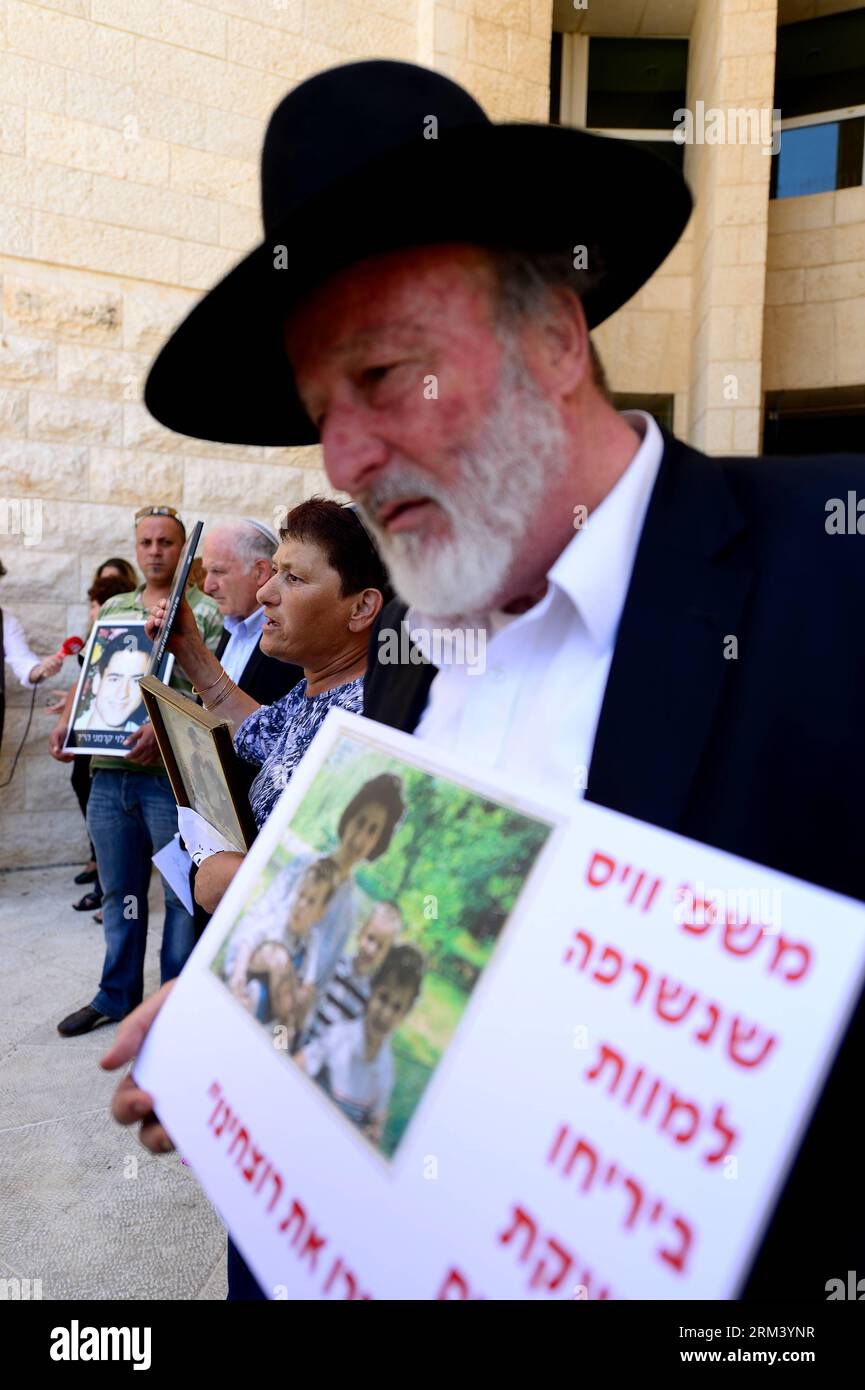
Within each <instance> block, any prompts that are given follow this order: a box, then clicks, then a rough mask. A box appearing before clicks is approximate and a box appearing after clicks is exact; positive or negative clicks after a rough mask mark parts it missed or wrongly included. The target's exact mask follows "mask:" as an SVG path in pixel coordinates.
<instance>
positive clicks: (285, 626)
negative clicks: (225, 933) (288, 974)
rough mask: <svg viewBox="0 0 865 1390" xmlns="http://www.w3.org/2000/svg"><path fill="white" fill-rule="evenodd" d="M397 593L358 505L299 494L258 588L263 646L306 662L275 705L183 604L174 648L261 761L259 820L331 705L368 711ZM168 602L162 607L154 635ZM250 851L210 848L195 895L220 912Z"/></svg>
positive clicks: (242, 750) (255, 787)
mask: <svg viewBox="0 0 865 1390" xmlns="http://www.w3.org/2000/svg"><path fill="white" fill-rule="evenodd" d="M390 596H391V589H390V583H389V581H388V577H387V571H386V570H385V568H384V566H383V564H382V562H381V559H380V557H379V554H378V551H377V550H376V548H375V546H374V544H373V542H372V540H371V539H370V537H369V535H368V533H367V531H366V530H365V528H364V526H363V524H362V522H361V521H360V519H359V518H358V515H357V513H356V512H355V510H354V508H353V507H346V506H341V505H340V503H338V502H333V501H330V500H328V499H326V498H323V497H313V498H310V499H309V501H307V502H301V503H300V505H299V506H297V507H294V508H293V509H292V510H291V511H290V512H289V513H288V515H287V516H286V518H285V521H284V522H283V525H282V528H281V529H280V532H279V548H278V549H277V551H276V554H275V555H274V557H273V572H272V574H271V577H270V579H268V580H267V581H266V583H265V584H263V585H262V587H261V588H260V589H259V591H258V594H257V595H256V597H257V599H258V601H259V603H260V604H261V605H262V607H263V608H264V610H265V614H266V618H265V623H264V628H263V630H262V634H261V649H262V651H263V652H265V653H266V655H268V656H273V657H276V658H277V660H280V661H290V662H294V663H295V664H297V665H298V666H302V667H303V672H304V674H303V679H302V680H300V681H299V682H298V684H297V685H296V686H294V688H293V689H292V690H290V691H289V692H288V694H287V695H284V696H283V697H282V699H281V700H277V701H276V703H275V704H273V705H259V704H257V703H256V701H255V700H253V699H252V697H251V696H250V695H247V694H245V692H244V691H242V690H240V689H239V688H238V687H237V686H236V685H235V683H234V681H233V680H232V679H231V678H230V676H229V675H228V673H227V672H226V671H224V670H223V668H222V666H221V665H220V664H219V661H218V659H217V658H216V657H215V656H214V654H213V653H212V652H211V651H209V650H208V649H207V648H206V647H205V645H204V643H203V642H202V641H201V638H200V636H199V633H198V629H197V628H196V627H195V623H194V619H193V618H192V614H191V612H190V611H189V610H188V609H187V607H186V605H185V603H183V602H182V603H181V604H180V605H179V607H178V610H177V617H176V619H175V625H174V628H173V630H172V635H171V637H170V638H169V640H168V648H169V650H170V651H173V652H174V654H175V657H176V658H177V660H178V662H179V663H180V665H181V666H182V667H183V669H184V671H185V672H186V674H187V676H188V677H189V679H190V680H191V681H192V682H193V686H194V688H195V691H196V694H199V695H200V696H201V698H202V702H203V704H204V706H205V708H206V709H209V710H214V711H217V710H218V711H219V714H220V717H221V718H223V719H226V720H227V721H228V722H229V723H230V724H232V725H233V726H234V746H235V750H236V752H237V754H238V756H239V757H241V758H243V759H244V760H245V761H246V762H249V763H253V764H259V765H260V771H259V773H258V775H257V776H256V778H255V781H254V782H253V784H252V787H251V789H250V794H249V799H250V805H251V806H252V812H253V815H254V817H255V821H256V824H257V825H258V826H261V825H263V824H264V821H265V820H266V819H267V817H268V816H269V814H270V812H271V811H272V809H273V807H274V805H275V804H276V802H277V801H278V800H279V797H280V796H281V794H282V792H283V791H284V790H285V788H286V786H287V785H288V783H289V781H290V780H291V776H292V773H293V772H294V769H295V768H296V767H297V765H298V763H299V762H300V760H301V758H302V757H303V755H304V753H305V752H306V750H307V748H308V747H309V745H310V743H311V742H312V739H313V737H314V735H315V733H316V731H317V730H318V728H319V727H320V725H321V724H322V723H323V721H324V719H325V717H326V715H327V712H328V710H329V709H331V708H334V707H337V708H339V709H347V710H351V711H354V712H355V713H360V712H361V710H362V708H363V678H364V674H365V672H366V663H367V648H368V645H369V634H370V630H371V628H372V626H373V624H374V622H375V620H376V618H377V617H378V615H379V613H380V611H381V609H382V606H383V605H384V604H385V603H386V602H387V601H388V599H389V598H390ZM164 607H165V606H164V604H160V605H158V606H157V608H156V609H154V612H153V617H152V619H151V621H150V623H149V624H148V628H147V631H148V635H149V636H151V637H152V638H153V637H155V636H156V634H157V633H158V631H159V628H160V626H161V622H162V615H163V613H164ZM242 860H243V855H242V854H238V853H234V852H231V851H226V852H225V853H222V854H214V855H211V856H210V858H208V859H205V860H204V861H203V863H202V864H201V865H200V867H199V869H198V873H197V875H196V880H195V896H196V900H197V901H198V902H199V903H200V904H201V906H202V907H204V908H205V909H206V910H207V911H208V912H213V911H214V909H215V907H216V905H217V903H218V902H219V901H220V899H221V897H222V895H223V893H224V892H225V889H226V888H227V887H228V884H229V883H230V882H231V880H232V878H233V877H234V875H235V873H236V872H237V869H238V868H239V866H240V864H241V863H242Z"/></svg>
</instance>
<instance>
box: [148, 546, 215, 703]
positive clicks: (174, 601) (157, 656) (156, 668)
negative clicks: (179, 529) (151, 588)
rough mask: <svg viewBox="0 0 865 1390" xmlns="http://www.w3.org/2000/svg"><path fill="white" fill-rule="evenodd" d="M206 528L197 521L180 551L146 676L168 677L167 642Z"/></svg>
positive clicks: (165, 678) (164, 678)
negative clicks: (202, 533) (165, 660)
mask: <svg viewBox="0 0 865 1390" xmlns="http://www.w3.org/2000/svg"><path fill="white" fill-rule="evenodd" d="M203 528H204V522H203V521H196V523H195V525H194V526H193V528H192V530H191V531H190V533H189V535H188V536H187V538H186V542H185V544H184V546H183V549H182V550H181V552H180V559H179V560H178V561H177V569H176V570H175V571H174V579H173V580H172V581H171V593H170V594H169V595H168V602H167V604H166V606H165V622H164V623H163V624H162V627H161V629H160V632H159V636H158V637H157V639H156V641H155V642H154V644H153V650H152V652H151V653H150V660H149V661H148V663H147V670H146V671H145V673H144V674H145V675H146V676H159V677H160V678H161V679H163V680H167V679H168V667H167V666H166V668H165V670H164V671H163V670H162V669H161V667H162V664H163V659H164V657H165V644H166V643H167V641H168V639H169V637H170V636H171V629H172V626H173V624H174V619H175V617H176V616H177V608H178V604H179V603H180V600H181V597H182V596H183V594H185V593H186V585H187V581H188V580H189V571H190V570H191V569H192V562H193V560H194V559H195V551H196V549H197V547H198V542H199V540H200V539H201V532H202V530H203Z"/></svg>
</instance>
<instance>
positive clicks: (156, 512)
mask: <svg viewBox="0 0 865 1390" xmlns="http://www.w3.org/2000/svg"><path fill="white" fill-rule="evenodd" d="M146 516H170V517H171V519H172V521H176V522H177V524H178V526H179V527H180V529H181V531H182V532H183V535H184V538H185V536H186V527H185V526H184V524H183V522H182V521H181V520H180V517H179V516H178V515H177V508H176V507H139V508H138V511H137V512H136V513H135V525H136V526H137V525H138V523H139V521H143V520H144V518H145V517H146Z"/></svg>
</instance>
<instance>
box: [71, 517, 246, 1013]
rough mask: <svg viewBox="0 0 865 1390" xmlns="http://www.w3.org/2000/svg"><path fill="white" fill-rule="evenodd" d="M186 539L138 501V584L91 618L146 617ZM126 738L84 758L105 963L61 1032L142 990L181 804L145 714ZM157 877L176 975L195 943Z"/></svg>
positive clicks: (170, 973) (165, 971)
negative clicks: (121, 748) (151, 914)
mask: <svg viewBox="0 0 865 1390" xmlns="http://www.w3.org/2000/svg"><path fill="white" fill-rule="evenodd" d="M185 540H186V529H185V527H184V525H183V522H182V521H181V520H180V517H179V516H178V515H177V512H176V511H175V509H174V508H173V507H166V506H163V507H142V508H141V509H140V511H138V512H136V514H135V555H136V559H137V561H138V568H139V569H140V570H141V572H142V574H143V575H144V576H145V579H144V583H143V584H139V586H138V588H137V589H133V590H132V591H131V592H130V593H127V594H116V595H115V596H114V598H110V599H108V600H107V602H106V603H104V604H103V605H102V607H101V609H100V610H99V617H98V619H97V621H98V622H102V621H103V620H104V619H105V618H109V617H119V616H120V615H125V616H127V617H132V616H135V617H146V615H147V613H148V610H149V609H150V608H152V607H153V605H154V604H155V603H158V602H159V600H160V599H163V598H167V597H168V594H169V592H170V590H171V583H172V580H173V578H174V571H175V569H176V568H177V562H178V560H179V558H180V552H181V550H182V549H183V543H184V541H185ZM186 597H187V600H188V602H189V605H190V607H191V609H192V611H193V613H194V614H195V620H196V622H197V624H198V628H199V631H200V632H201V635H202V637H203V638H204V640H205V642H206V643H207V645H208V647H210V648H211V650H214V651H215V650H216V647H217V644H218V643H219V639H220V636H221V634H222V619H221V617H220V613H219V609H218V607H217V605H216V603H215V602H214V601H213V599H212V598H208V597H207V595H206V594H203V593H202V592H201V590H200V589H196V588H191V589H189V590H188V591H187V595H186ZM169 684H170V685H171V686H172V687H173V688H174V689H175V690H180V691H182V692H183V693H184V694H186V695H189V694H191V692H192V685H191V683H190V682H189V681H188V680H187V679H186V677H185V676H184V675H183V672H182V671H181V670H180V669H179V668H178V667H177V666H175V668H174V670H173V671H172V675H171V680H170V682H169ZM66 718H67V715H66V714H61V716H60V720H59V721H58V723H57V726H56V727H55V729H54V730H53V732H52V734H51V738H50V740H49V746H50V748H51V752H52V754H53V756H54V757H55V758H58V759H59V760H60V761H67V760H68V758H69V757H70V755H69V754H64V753H62V748H63V743H64V741H65V738H66V727H67V726H66V723H65V720H66ZM127 742H128V744H129V746H130V748H131V749H132V752H131V753H130V755H129V757H128V758H124V759H122V760H121V759H119V758H110V757H100V756H95V757H94V758H93V760H92V762H91V765H90V766H91V772H92V774H93V783H92V786H91V789H90V799H89V801H88V803H87V826H88V829H89V831H90V838H91V840H92V841H93V846H94V848H95V850H96V864H97V868H98V873H99V881H100V883H101V884H102V893H103V897H102V920H103V924H104V929H105V962H104V964H103V967H102V979H101V981H100V984H99V989H98V991H97V993H96V996H95V998H94V999H93V1001H92V1003H90V1004H85V1005H84V1007H83V1008H81V1009H76V1010H75V1012H74V1013H71V1014H69V1015H68V1016H67V1017H66V1018H64V1019H62V1020H61V1022H60V1023H58V1025H57V1031H58V1033H60V1034H61V1035H62V1036H63V1037H64V1038H73V1037H78V1036H79V1035H80V1034H82V1033H89V1032H90V1031H91V1029H93V1028H96V1027H98V1025H99V1024H102V1023H112V1022H117V1021H119V1020H120V1019H121V1018H125V1016H126V1015H127V1014H128V1013H129V1012H130V1010H132V1009H134V1008H135V1006H136V1004H139V1003H140V1002H141V996H142V993H143V988H144V978H143V976H144V952H145V949H146V946H147V891H148V887H149V884H150V872H151V860H152V857H153V855H154V854H156V852H157V850H160V849H162V847H163V845H165V844H167V843H168V841H169V840H171V839H172V837H173V835H174V832H175V830H176V829H177V807H176V804H175V801H174V795H173V793H172V790H171V786H170V784H169V781H168V775H167V773H166V771H165V767H164V765H163V763H162V760H161V758H160V756H159V750H158V748H157V745H156V736H155V735H154V732H153V726H152V725H151V724H150V722H149V721H148V722H147V723H145V724H143V725H142V726H141V728H140V729H138V730H137V731H136V732H135V733H133V734H130V736H129V738H128V740H127ZM163 883H164V888H165V922H164V925H163V929H162V949H161V952H160V961H159V963H160V975H161V979H162V980H163V981H165V980H171V979H173V978H174V977H175V976H176V975H179V974H180V971H181V970H182V968H183V965H184V963H185V961H186V959H187V957H188V956H189V953H190V952H191V950H192V947H193V945H194V929H193V924H192V918H191V916H190V915H189V913H188V912H187V911H186V908H185V907H184V906H183V904H182V903H181V901H180V899H179V898H178V897H177V894H176V893H175V892H174V890H173V888H171V887H170V886H169V884H168V883H167V882H165V881H164V880H163Z"/></svg>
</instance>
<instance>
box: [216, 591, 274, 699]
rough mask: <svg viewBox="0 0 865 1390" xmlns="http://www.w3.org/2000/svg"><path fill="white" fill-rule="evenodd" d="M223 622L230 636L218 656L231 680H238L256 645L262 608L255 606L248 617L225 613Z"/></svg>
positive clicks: (261, 626)
mask: <svg viewBox="0 0 865 1390" xmlns="http://www.w3.org/2000/svg"><path fill="white" fill-rule="evenodd" d="M222 621H223V623H224V625H225V629H226V631H227V632H230V633H231V636H230V637H229V639H228V642H227V643H226V647H225V651H224V652H223V653H222V656H221V658H220V660H221V662H222V669H223V670H224V671H227V672H228V674H229V675H230V676H231V679H232V680H233V681H239V680H240V677H241V676H242V675H243V672H244V668H245V667H246V663H247V661H248V660H249V658H250V657H251V656H252V653H253V652H254V651H255V649H256V647H257V646H258V639H259V637H260V636H261V630H262V628H263V627H264V609H263V608H256V610H255V612H254V613H250V615H249V617H248V618H232V617H231V616H230V615H229V614H226V615H225V617H224V618H223V620H222Z"/></svg>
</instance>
